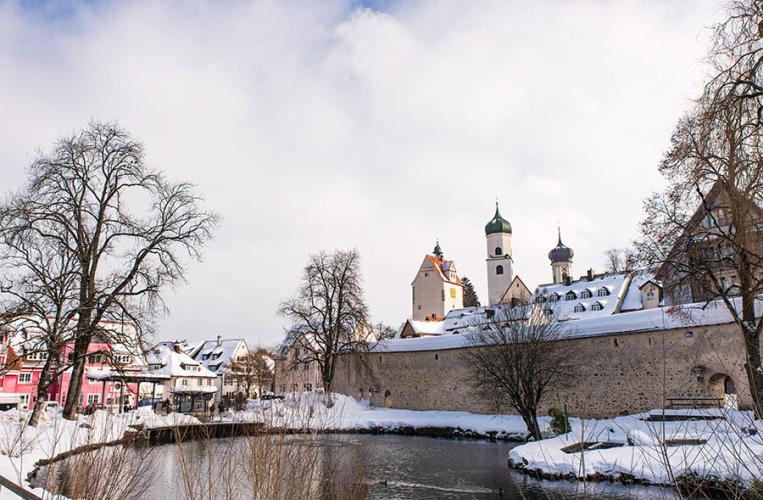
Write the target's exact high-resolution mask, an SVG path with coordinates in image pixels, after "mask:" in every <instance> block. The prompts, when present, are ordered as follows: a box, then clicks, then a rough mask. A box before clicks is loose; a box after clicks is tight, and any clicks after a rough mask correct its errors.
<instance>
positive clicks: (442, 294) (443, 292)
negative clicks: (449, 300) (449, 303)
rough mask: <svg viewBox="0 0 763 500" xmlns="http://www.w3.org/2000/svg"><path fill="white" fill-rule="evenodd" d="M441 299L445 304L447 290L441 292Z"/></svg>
mask: <svg viewBox="0 0 763 500" xmlns="http://www.w3.org/2000/svg"><path fill="white" fill-rule="evenodd" d="M440 298H442V301H443V302H445V290H440Z"/></svg>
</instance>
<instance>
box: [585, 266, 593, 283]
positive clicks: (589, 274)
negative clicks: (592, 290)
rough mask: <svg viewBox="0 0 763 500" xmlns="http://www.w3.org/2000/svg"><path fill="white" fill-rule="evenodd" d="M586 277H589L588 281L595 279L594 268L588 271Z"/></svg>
mask: <svg viewBox="0 0 763 500" xmlns="http://www.w3.org/2000/svg"><path fill="white" fill-rule="evenodd" d="M586 278H588V281H593V268H591V269H589V270H588V271H587V272H586Z"/></svg>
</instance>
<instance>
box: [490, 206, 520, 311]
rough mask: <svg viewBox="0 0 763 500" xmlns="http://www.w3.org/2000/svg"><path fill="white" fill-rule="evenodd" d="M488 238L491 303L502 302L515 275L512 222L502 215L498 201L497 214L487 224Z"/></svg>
mask: <svg viewBox="0 0 763 500" xmlns="http://www.w3.org/2000/svg"><path fill="white" fill-rule="evenodd" d="M485 238H486V239H487V259H486V262H487V288H488V301H489V305H493V304H498V303H500V302H501V299H502V298H503V296H504V294H505V293H506V290H508V288H509V285H510V284H511V280H512V278H513V277H514V262H513V261H512V258H511V224H509V221H507V220H506V219H504V218H503V217H502V216H501V212H500V210H498V202H497V201H496V202H495V215H493V218H492V219H491V220H490V222H488V223H487V224H486V225H485Z"/></svg>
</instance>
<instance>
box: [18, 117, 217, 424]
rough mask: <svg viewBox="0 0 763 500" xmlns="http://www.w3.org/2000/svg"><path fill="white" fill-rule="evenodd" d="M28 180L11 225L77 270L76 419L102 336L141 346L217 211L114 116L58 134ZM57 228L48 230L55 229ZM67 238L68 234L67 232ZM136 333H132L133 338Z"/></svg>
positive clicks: (70, 411) (71, 402)
mask: <svg viewBox="0 0 763 500" xmlns="http://www.w3.org/2000/svg"><path fill="white" fill-rule="evenodd" d="M29 176H30V178H29V182H28V184H27V185H26V187H25V189H24V190H23V191H22V192H21V193H20V194H18V195H17V196H16V197H15V198H16V200H17V203H16V204H15V205H8V206H5V207H3V211H4V212H6V213H7V217H8V219H9V220H12V221H13V225H14V226H16V227H21V228H23V230H25V231H27V232H28V233H30V234H36V235H37V236H38V237H39V244H40V245H46V246H50V247H51V248H56V249H57V250H58V251H60V252H62V253H65V254H66V255H67V256H68V257H70V258H71V259H73V261H74V262H75V266H76V273H77V284H76V287H77V290H76V299H75V302H76V317H74V318H73V320H74V322H75V326H74V331H73V352H72V358H71V382H70V385H69V387H68V390H67V395H66V403H65V405H64V416H65V417H66V418H75V417H76V412H77V408H78V406H79V400H80V395H81V384H82V378H83V374H84V367H85V362H86V357H87V355H88V348H89V346H90V343H91V342H92V341H93V340H94V339H98V340H102V341H105V342H119V343H123V344H133V345H134V344H135V343H136V342H135V339H132V338H130V339H128V338H125V331H124V330H123V329H122V328H110V327H107V326H106V325H108V324H110V323H109V321H110V320H112V321H115V322H116V324H124V323H125V322H130V323H131V324H133V325H134V328H135V329H136V335H137V336H138V337H140V336H141V335H142V334H144V333H145V332H146V330H147V328H148V327H149V326H150V322H151V319H152V318H153V317H154V315H155V314H156V313H157V312H158V311H159V310H160V309H161V308H162V307H163V303H162V300H161V291H162V289H163V288H164V287H166V286H168V285H171V284H173V283H176V282H178V281H181V280H182V279H183V277H184V256H185V257H190V258H196V259H198V258H200V255H201V253H200V252H201V249H202V247H203V245H204V243H205V242H206V241H207V240H208V239H209V238H210V237H211V232H212V230H213V228H214V227H215V225H216V224H217V216H216V215H215V214H213V213H211V212H208V211H206V210H204V209H203V208H202V207H201V200H200V198H199V197H198V196H197V195H196V194H195V192H194V189H193V186H191V185H190V184H187V183H179V184H176V183H172V182H169V181H168V180H167V179H165V177H164V176H163V175H161V174H160V173H157V172H154V171H152V170H151V169H149V168H148V167H147V166H146V164H145V158H144V150H143V146H142V145H141V144H140V143H139V142H137V141H135V140H134V139H132V137H130V135H129V134H128V133H127V132H126V131H125V130H123V129H122V128H120V127H119V126H117V125H115V124H112V123H100V122H92V123H91V124H90V125H89V126H88V127H87V128H86V129H84V130H82V131H81V132H79V133H77V134H75V135H74V136H71V137H66V138H63V139H61V140H59V141H58V142H57V143H56V145H55V146H54V148H53V150H52V151H51V152H50V153H48V154H41V155H40V156H39V157H38V158H37V159H36V160H35V161H34V162H33V163H32V165H31V167H30V169H29ZM51 227H52V228H55V230H49V228H51ZM63 235H65V236H63ZM131 336H132V335H131Z"/></svg>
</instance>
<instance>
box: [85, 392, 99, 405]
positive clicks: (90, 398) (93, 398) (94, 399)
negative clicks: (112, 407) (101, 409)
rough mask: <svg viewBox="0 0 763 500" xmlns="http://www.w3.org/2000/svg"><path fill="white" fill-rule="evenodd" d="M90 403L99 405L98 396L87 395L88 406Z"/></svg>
mask: <svg viewBox="0 0 763 500" xmlns="http://www.w3.org/2000/svg"><path fill="white" fill-rule="evenodd" d="M90 403H95V404H98V394H88V395H87V404H90Z"/></svg>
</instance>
